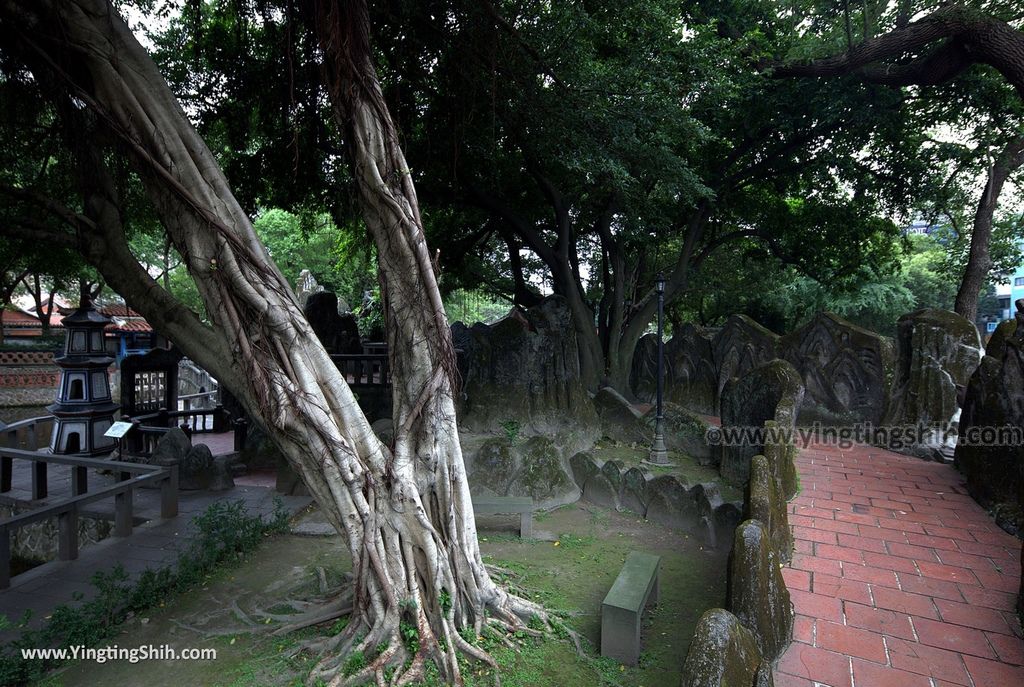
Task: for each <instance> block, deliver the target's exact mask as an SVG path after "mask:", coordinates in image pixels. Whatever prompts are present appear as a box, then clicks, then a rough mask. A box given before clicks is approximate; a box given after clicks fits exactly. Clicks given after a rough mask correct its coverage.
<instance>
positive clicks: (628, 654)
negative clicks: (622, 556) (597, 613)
mask: <svg viewBox="0 0 1024 687" xmlns="http://www.w3.org/2000/svg"><path fill="white" fill-rule="evenodd" d="M660 565H661V556H654V555H652V554H649V553H641V552H640V551H630V552H629V556H627V557H626V562H625V563H624V564H623V566H622V571H621V572H619V576H618V577H617V578H615V582H614V584H612V588H611V589H610V590H608V595H607V596H605V597H604V602H603V603H602V604H601V655H602V656H608V657H610V658H614V659H615V660H616V661H619V662H620V663H625V664H626V665H631V666H635V665H636V664H637V662H638V661H639V659H640V617H641V616H642V615H643V612H644V608H645V607H646V606H649V605H651V604H655V603H657V602H658V569H659V567H660Z"/></svg>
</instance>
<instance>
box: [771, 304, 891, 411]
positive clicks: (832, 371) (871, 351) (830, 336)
mask: <svg viewBox="0 0 1024 687" xmlns="http://www.w3.org/2000/svg"><path fill="white" fill-rule="evenodd" d="M782 356H783V358H785V359H786V360H788V361H789V362H791V363H792V364H793V366H794V367H795V368H796V369H797V371H798V372H799V373H800V376H801V377H803V380H804V387H805V388H806V390H807V393H806V394H805V396H804V401H803V406H802V407H801V409H800V421H801V423H803V424H808V423H809V422H812V421H814V420H820V421H822V422H829V423H836V422H841V423H849V422H870V423H872V424H876V425H877V424H878V423H879V422H880V421H881V420H882V412H883V410H884V408H885V394H886V391H887V388H888V380H889V375H890V374H891V373H892V367H893V363H894V361H895V357H896V355H895V348H894V346H893V343H892V341H891V340H890V339H888V338H886V337H884V336H880V335H879V334H876V333H874V332H872V331H868V330H867V329H862V328H861V327H858V326H856V325H854V324H852V323H850V322H847V321H846V320H844V319H842V318H841V317H839V316H837V315H833V314H832V313H828V312H821V313H818V314H817V315H816V316H815V317H814V319H812V320H811V321H810V322H808V323H807V324H806V325H804V326H803V327H801V328H799V329H797V330H796V331H794V332H792V333H790V334H788V335H786V336H785V337H783V339H782Z"/></svg>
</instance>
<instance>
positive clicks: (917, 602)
mask: <svg viewBox="0 0 1024 687" xmlns="http://www.w3.org/2000/svg"><path fill="white" fill-rule="evenodd" d="M797 463H798V469H799V471H800V480H801V487H802V491H801V493H800V495H799V496H797V497H796V498H795V499H794V500H793V502H792V503H791V504H790V512H791V515H790V516H789V517H790V524H791V525H792V526H793V533H794V535H795V538H796V552H795V553H794V555H793V562H792V564H791V565H789V566H786V568H785V569H784V570H783V574H784V576H785V578H786V583H787V585H788V587H789V590H790V594H791V595H792V599H793V605H794V607H795V609H796V623H795V627H794V631H793V635H794V636H793V639H794V641H793V644H792V645H790V647H789V649H788V650H787V651H786V653H785V654H784V655H783V656H782V658H781V659H780V660H779V662H778V665H777V667H776V671H775V685H776V687H812V685H815V683H817V684H820V685H829V686H830V687H851V685H853V686H855V687H886V686H887V685H898V687H918V685H920V686H921V687H947V686H951V685H966V686H967V687H1004V686H1005V687H1024V642H1022V640H1021V629H1020V624H1019V622H1018V620H1017V617H1016V614H1015V613H1014V610H1013V608H1014V603H1015V599H1016V593H1017V590H1018V588H1019V586H1020V551H1021V548H1020V541H1019V540H1017V539H1016V538H1014V537H1012V536H1010V535H1008V534H1006V533H1005V532H1003V531H1002V530H1001V529H999V528H998V527H996V525H995V523H994V522H993V521H992V519H991V518H990V517H988V516H987V515H986V514H985V511H984V510H983V509H982V508H981V507H980V506H978V504H977V503H975V502H974V501H973V500H972V499H971V498H970V497H969V496H967V494H966V491H965V489H964V487H963V482H962V479H961V478H960V475H959V473H957V472H956V471H955V470H954V469H953V468H952V467H951V466H948V465H942V464H939V463H929V462H926V461H923V460H918V459H915V458H908V457H905V456H900V455H898V454H895V453H891V452H889V451H883V450H881V449H876V448H872V447H866V446H858V447H855V448H854V449H852V450H839V449H837V448H834V447H830V446H824V445H811V446H809V447H808V448H806V449H803V450H802V451H801V453H800V455H799V457H798V458H797Z"/></svg>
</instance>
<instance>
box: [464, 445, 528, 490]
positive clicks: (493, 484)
mask: <svg viewBox="0 0 1024 687" xmlns="http://www.w3.org/2000/svg"><path fill="white" fill-rule="evenodd" d="M517 469H518V465H517V461H516V458H515V456H514V455H513V453H512V445H511V444H510V443H509V441H508V439H506V438H504V437H502V438H494V439H488V440H487V441H485V442H484V444H483V445H482V446H481V447H480V448H479V449H478V450H477V452H476V459H475V460H474V461H473V476H472V479H471V481H472V482H473V483H474V484H475V485H480V486H483V487H487V488H488V489H490V490H491V491H493V492H494V493H495V494H498V495H499V496H506V495H507V494H508V491H509V484H510V483H511V482H512V479H513V477H514V476H515V475H516V472H517Z"/></svg>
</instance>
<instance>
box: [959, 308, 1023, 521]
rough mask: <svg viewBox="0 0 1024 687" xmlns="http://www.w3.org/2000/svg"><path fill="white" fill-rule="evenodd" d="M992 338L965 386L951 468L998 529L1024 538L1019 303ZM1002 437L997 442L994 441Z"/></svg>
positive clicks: (1021, 360) (1021, 315)
mask: <svg viewBox="0 0 1024 687" xmlns="http://www.w3.org/2000/svg"><path fill="white" fill-rule="evenodd" d="M997 334H998V339H997V338H996V335H993V337H992V339H990V341H989V347H988V350H987V351H986V354H985V357H984V358H983V359H982V361H981V365H979V366H978V369H977V370H975V371H974V374H973V375H972V376H971V381H970V383H969V384H968V386H967V394H966V397H965V399H964V407H963V413H962V414H961V416H960V442H959V444H958V445H957V447H956V466H957V468H958V469H959V470H960V471H961V472H963V473H964V475H965V476H966V477H967V489H968V491H970V493H971V495H972V496H973V497H974V498H976V499H977V500H978V501H979V502H980V503H981V504H982V505H983V506H986V507H990V508H992V509H993V510H994V511H995V512H996V519H997V522H999V524H1000V525H1002V526H1003V527H1004V528H1006V529H1009V530H1012V531H1015V532H1016V533H1017V534H1018V535H1020V534H1021V533H1024V513H1022V509H1024V444H1022V443H1020V441H1017V442H1016V443H1014V442H1013V441H1012V440H1013V438H1014V434H1016V435H1017V438H1018V439H1019V438H1020V434H1021V433H1024V299H1021V300H1018V301H1017V318H1016V319H1015V320H1008V321H1006V322H1003V324H1002V325H1000V327H999V329H998V330H997ZM1000 435H1002V436H1000Z"/></svg>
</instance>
